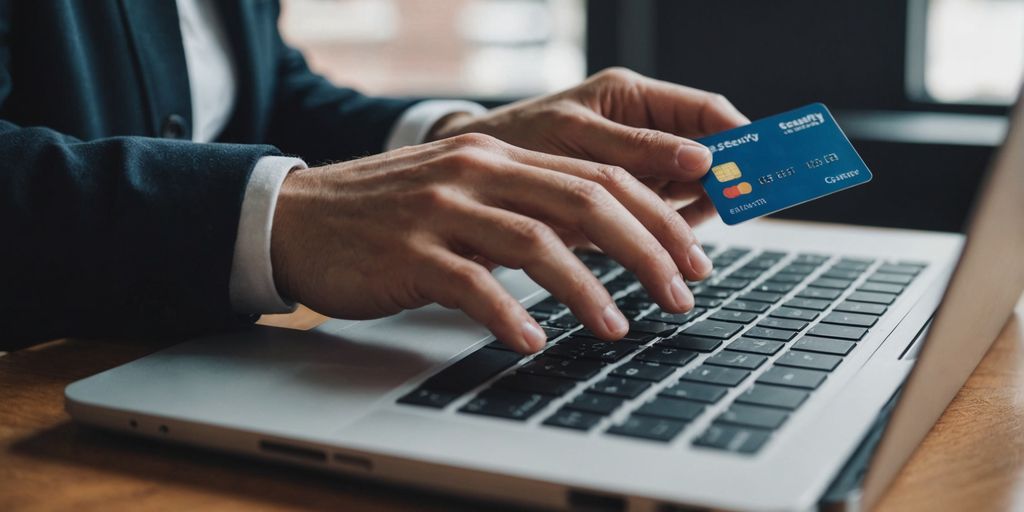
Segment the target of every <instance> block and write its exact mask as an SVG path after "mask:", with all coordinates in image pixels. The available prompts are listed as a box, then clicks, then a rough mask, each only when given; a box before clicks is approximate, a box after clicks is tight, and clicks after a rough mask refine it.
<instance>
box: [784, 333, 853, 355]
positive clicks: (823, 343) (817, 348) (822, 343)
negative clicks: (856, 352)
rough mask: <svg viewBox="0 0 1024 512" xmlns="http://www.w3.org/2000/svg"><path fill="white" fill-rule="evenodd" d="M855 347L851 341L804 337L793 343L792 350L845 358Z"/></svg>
mask: <svg viewBox="0 0 1024 512" xmlns="http://www.w3.org/2000/svg"><path fill="white" fill-rule="evenodd" d="M855 346H857V345H856V344H855V343H853V342H852V341H843V340H834V339H829V338H818V337H816V336H804V337H802V338H800V339H798V340H796V342H795V343H793V350H806V351H808V352H819V353H822V354H833V355H837V356H845V355H846V354H849V353H850V351H851V350H853V347H855Z"/></svg>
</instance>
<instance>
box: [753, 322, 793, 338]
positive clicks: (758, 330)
mask: <svg viewBox="0 0 1024 512" xmlns="http://www.w3.org/2000/svg"><path fill="white" fill-rule="evenodd" d="M743 336H744V337H747V338H764V339H767V340H776V341H789V340H791V339H793V336H796V332H795V331H787V330H785V329H769V328H767V327H759V326H754V327H751V328H750V329H747V332H744V333H743Z"/></svg>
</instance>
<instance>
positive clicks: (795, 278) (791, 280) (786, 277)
mask: <svg viewBox="0 0 1024 512" xmlns="http://www.w3.org/2000/svg"><path fill="white" fill-rule="evenodd" d="M804 277H805V276H804V275H803V274H775V275H774V276H771V277H769V278H768V281H769V282H772V283H788V284H793V285H795V284H797V283H799V282H800V281H803V280H804Z"/></svg>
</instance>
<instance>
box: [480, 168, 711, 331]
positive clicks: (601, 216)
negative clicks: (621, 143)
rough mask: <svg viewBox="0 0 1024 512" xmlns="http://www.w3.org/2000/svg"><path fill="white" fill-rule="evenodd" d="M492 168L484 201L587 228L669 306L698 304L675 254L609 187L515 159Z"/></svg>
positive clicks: (585, 232)
mask: <svg viewBox="0 0 1024 512" xmlns="http://www.w3.org/2000/svg"><path fill="white" fill-rule="evenodd" d="M563 167H565V168H566V169H568V166H563ZM490 171H491V172H488V173H486V175H485V176H484V174H485V173H481V176H483V178H485V179H486V185H485V186H480V187H478V190H479V192H478V193H479V194H480V196H481V199H482V200H483V201H485V202H487V203H488V204H491V205H495V206H499V207H501V208H503V209H508V210H512V211H515V212H518V213H522V214H524V215H527V216H529V217H533V218H537V219H541V220H544V221H546V222H550V223H551V224H554V225H556V226H560V227H563V228H568V229H572V230H576V231H578V232H580V233H582V234H583V235H584V236H586V237H587V239H589V240H590V241H592V242H593V243H594V244H595V245H597V246H598V247H600V248H601V250H602V251H604V252H605V253H606V254H608V255H609V256H611V257H612V258H614V259H615V260H616V261H618V262H619V263H621V264H622V265H623V266H625V267H626V268H628V269H629V270H631V271H632V272H633V273H635V274H636V275H637V278H638V279H639V280H640V282H641V283H643V285H644V287H645V288H647V290H648V292H649V293H650V294H651V296H652V297H653V298H654V299H655V300H656V301H657V302H658V304H660V305H661V306H662V307H663V308H665V309H667V310H669V311H674V312H681V311H688V310H690V309H691V308H692V307H693V302H694V301H693V294H692V293H691V292H690V290H689V289H688V288H687V287H686V284H685V283H684V280H683V278H682V276H681V274H680V267H679V266H678V265H677V263H676V262H675V261H674V259H673V258H672V256H670V255H669V253H668V252H667V251H666V249H665V247H663V246H662V245H661V243H660V242H659V241H658V239H657V238H655V237H654V235H652V234H651V233H650V232H649V231H648V230H647V228H646V227H645V226H644V225H643V224H642V223H641V222H640V221H639V220H637V218H636V217H634V216H633V214H632V213H630V211H629V210H627V209H626V207H624V206H623V205H622V204H621V203H620V202H619V201H618V200H617V199H616V198H615V197H614V196H612V195H611V193H609V192H608V191H607V190H605V189H604V187H602V186H601V185H599V184H598V183H596V182H594V181H590V180H586V179H583V178H579V177H576V176H573V175H571V174H569V173H568V172H556V171H552V170H549V169H545V168H541V167H535V166H531V165H526V164H522V163H518V162H514V161H508V163H507V164H506V165H502V166H495V167H494V168H492V169H490ZM657 202H659V203H662V204H663V201H661V200H660V199H658V200H657ZM672 215H674V216H676V217H678V215H677V214H675V213H674V212H673V213H672Z"/></svg>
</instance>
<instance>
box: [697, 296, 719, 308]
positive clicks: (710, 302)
mask: <svg viewBox="0 0 1024 512" xmlns="http://www.w3.org/2000/svg"><path fill="white" fill-rule="evenodd" d="M693 304H694V305H695V306H697V307H701V308H715V307H718V306H720V305H722V299H712V298H709V297H694V298H693Z"/></svg>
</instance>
